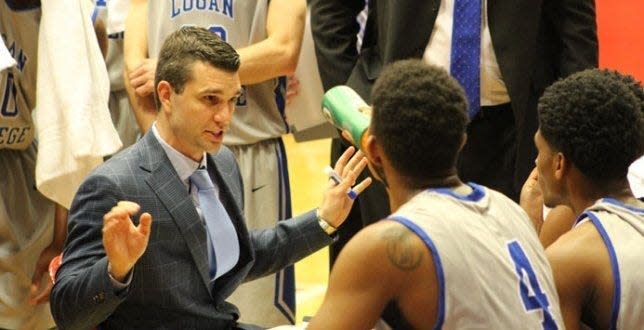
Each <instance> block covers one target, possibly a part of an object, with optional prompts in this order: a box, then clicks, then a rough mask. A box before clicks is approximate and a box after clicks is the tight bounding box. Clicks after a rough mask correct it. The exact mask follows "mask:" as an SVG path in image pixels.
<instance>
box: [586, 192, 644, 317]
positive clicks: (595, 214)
mask: <svg viewBox="0 0 644 330" xmlns="http://www.w3.org/2000/svg"><path fill="white" fill-rule="evenodd" d="M586 221H591V222H592V223H593V225H595V228H597V231H598V232H599V235H600V236H601V237H602V239H603V241H604V244H606V248H607V249H608V256H609V258H610V264H611V269H612V272H613V280H614V281H615V285H614V290H615V291H614V292H613V307H612V312H611V326H610V328H611V329H641V328H642V326H643V325H644V285H643V283H644V273H643V272H642V269H644V256H643V255H642V254H643V253H644V209H638V208H635V207H631V206H627V205H624V204H622V203H621V202H619V201H617V200H615V199H612V198H603V199H600V200H598V201H597V202H596V203H595V204H594V205H593V206H591V207H590V208H588V209H587V210H586V211H585V212H584V213H583V214H582V215H581V216H579V218H578V219H577V224H576V226H577V225H579V224H581V223H583V222H586Z"/></svg>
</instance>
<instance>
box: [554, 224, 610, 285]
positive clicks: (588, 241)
mask: <svg viewBox="0 0 644 330" xmlns="http://www.w3.org/2000/svg"><path fill="white" fill-rule="evenodd" d="M546 255H547V257H548V260H549V261H550V264H551V265H552V267H553V271H557V270H562V271H566V270H569V271H570V272H571V273H578V274H579V273H580V272H583V273H587V274H596V273H598V272H601V271H602V270H604V269H606V270H610V264H609V263H610V262H609V259H608V252H607V249H606V245H605V244H604V241H603V240H602V237H601V235H600V234H599V232H598V231H597V229H596V228H595V226H594V225H593V224H592V223H591V222H590V221H587V222H584V223H581V224H579V225H577V226H576V227H574V228H573V229H571V230H569V231H568V232H566V233H564V234H563V235H561V236H560V237H559V238H558V239H557V240H556V241H555V242H554V243H552V244H551V245H550V246H548V248H547V249H546Z"/></svg>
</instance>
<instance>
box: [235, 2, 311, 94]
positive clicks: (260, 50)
mask: <svg viewBox="0 0 644 330" xmlns="http://www.w3.org/2000/svg"><path fill="white" fill-rule="evenodd" d="M305 18H306V2H305V1H304V0H272V1H270V3H269V6H268V15H267V17H266V33H267V38H266V39H264V40H262V41H260V42H258V43H255V44H253V45H250V46H248V47H244V48H241V49H237V52H239V56H240V60H241V67H240V68H239V79H240V80H241V83H242V84H245V85H249V84H255V83H259V82H262V81H266V80H268V79H272V78H275V77H279V76H287V75H292V74H293V73H294V72H295V68H296V67H297V60H298V58H299V55H300V47H301V46H302V36H303V34H304V21H305Z"/></svg>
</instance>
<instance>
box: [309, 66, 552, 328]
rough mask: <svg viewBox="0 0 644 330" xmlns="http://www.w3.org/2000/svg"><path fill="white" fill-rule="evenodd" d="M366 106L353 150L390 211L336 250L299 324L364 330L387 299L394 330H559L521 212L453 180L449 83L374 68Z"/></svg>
mask: <svg viewBox="0 0 644 330" xmlns="http://www.w3.org/2000/svg"><path fill="white" fill-rule="evenodd" d="M372 100H373V115H372V119H371V124H370V127H369V130H368V131H367V133H366V134H368V136H367V138H366V142H365V144H364V145H363V146H362V147H363V150H364V151H365V152H366V155H367V157H368V159H369V167H370V170H371V172H372V173H374V174H375V175H376V178H377V179H379V180H380V181H381V182H382V183H383V184H384V186H385V187H386V190H387V194H388V196H389V200H390V207H391V209H392V210H393V214H391V215H390V216H388V217H387V218H386V219H385V220H382V221H379V222H377V223H374V224H372V225H370V226H368V227H366V228H365V229H363V230H361V231H360V232H359V233H358V234H357V235H356V236H354V237H353V238H352V239H351V240H350V241H349V243H348V244H347V245H346V247H345V248H344V249H343V250H342V252H341V253H340V255H339V258H338V260H337V262H336V264H335V266H334V268H333V270H332V272H331V278H330V280H329V288H328V291H327V294H326V297H325V299H324V302H323V304H322V307H321V308H320V310H319V312H318V313H317V315H316V316H315V317H314V318H313V320H312V321H311V323H310V324H309V326H310V329H371V328H373V327H374V325H376V324H377V322H382V321H378V319H379V318H380V316H381V313H382V311H383V309H384V308H385V306H386V305H387V304H388V303H390V302H395V303H396V304H397V305H398V307H399V308H400V311H401V314H402V316H403V318H404V320H402V321H401V324H395V325H393V324H389V325H388V326H391V327H392V328H394V329H407V328H410V329H430V328H434V329H440V328H443V327H444V328H449V329H460V328H481V329H558V328H563V324H562V318H561V313H560V310H559V299H558V297H557V293H556V289H555V285H554V281H553V278H552V272H551V270H550V266H549V265H548V262H547V260H546V256H545V253H544V250H543V247H542V246H541V243H540V242H539V240H538V238H537V236H536V234H535V231H534V229H533V227H532V223H531V221H530V219H529V218H528V216H527V215H526V213H525V212H524V211H523V210H522V209H521V208H520V207H519V206H518V205H517V204H515V203H514V202H513V201H512V200H510V199H509V198H507V197H506V196H504V195H503V194H501V193H499V192H497V191H494V190H491V189H488V188H486V187H483V186H480V185H477V184H474V183H463V182H461V180H460V179H459V177H458V175H457V171H456V167H455V164H456V159H457V157H458V154H459V150H461V148H462V147H463V144H464V143H465V140H466V138H467V137H466V126H467V122H468V116H467V101H466V99H465V95H464V92H463V90H462V89H461V87H460V86H459V85H458V83H457V82H456V81H455V80H454V79H453V78H451V77H450V76H449V75H448V74H447V72H446V71H445V70H444V69H440V68H437V67H433V66H430V65H428V64H425V63H423V62H422V61H421V60H405V61H400V62H395V63H394V64H392V65H389V66H387V67H385V69H384V70H383V71H382V74H381V75H380V77H379V78H378V80H377V81H376V83H375V85H374V89H373V92H372ZM381 325H382V323H378V327H380V326H381Z"/></svg>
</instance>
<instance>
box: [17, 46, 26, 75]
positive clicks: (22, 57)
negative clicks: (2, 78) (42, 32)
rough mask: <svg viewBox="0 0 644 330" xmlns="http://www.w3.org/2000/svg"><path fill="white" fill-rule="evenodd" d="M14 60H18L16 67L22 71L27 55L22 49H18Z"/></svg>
mask: <svg viewBox="0 0 644 330" xmlns="http://www.w3.org/2000/svg"><path fill="white" fill-rule="evenodd" d="M16 62H18V69H19V70H20V71H22V69H24V67H25V65H26V64H27V55H25V53H24V52H23V51H22V49H21V50H20V52H18V57H16Z"/></svg>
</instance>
